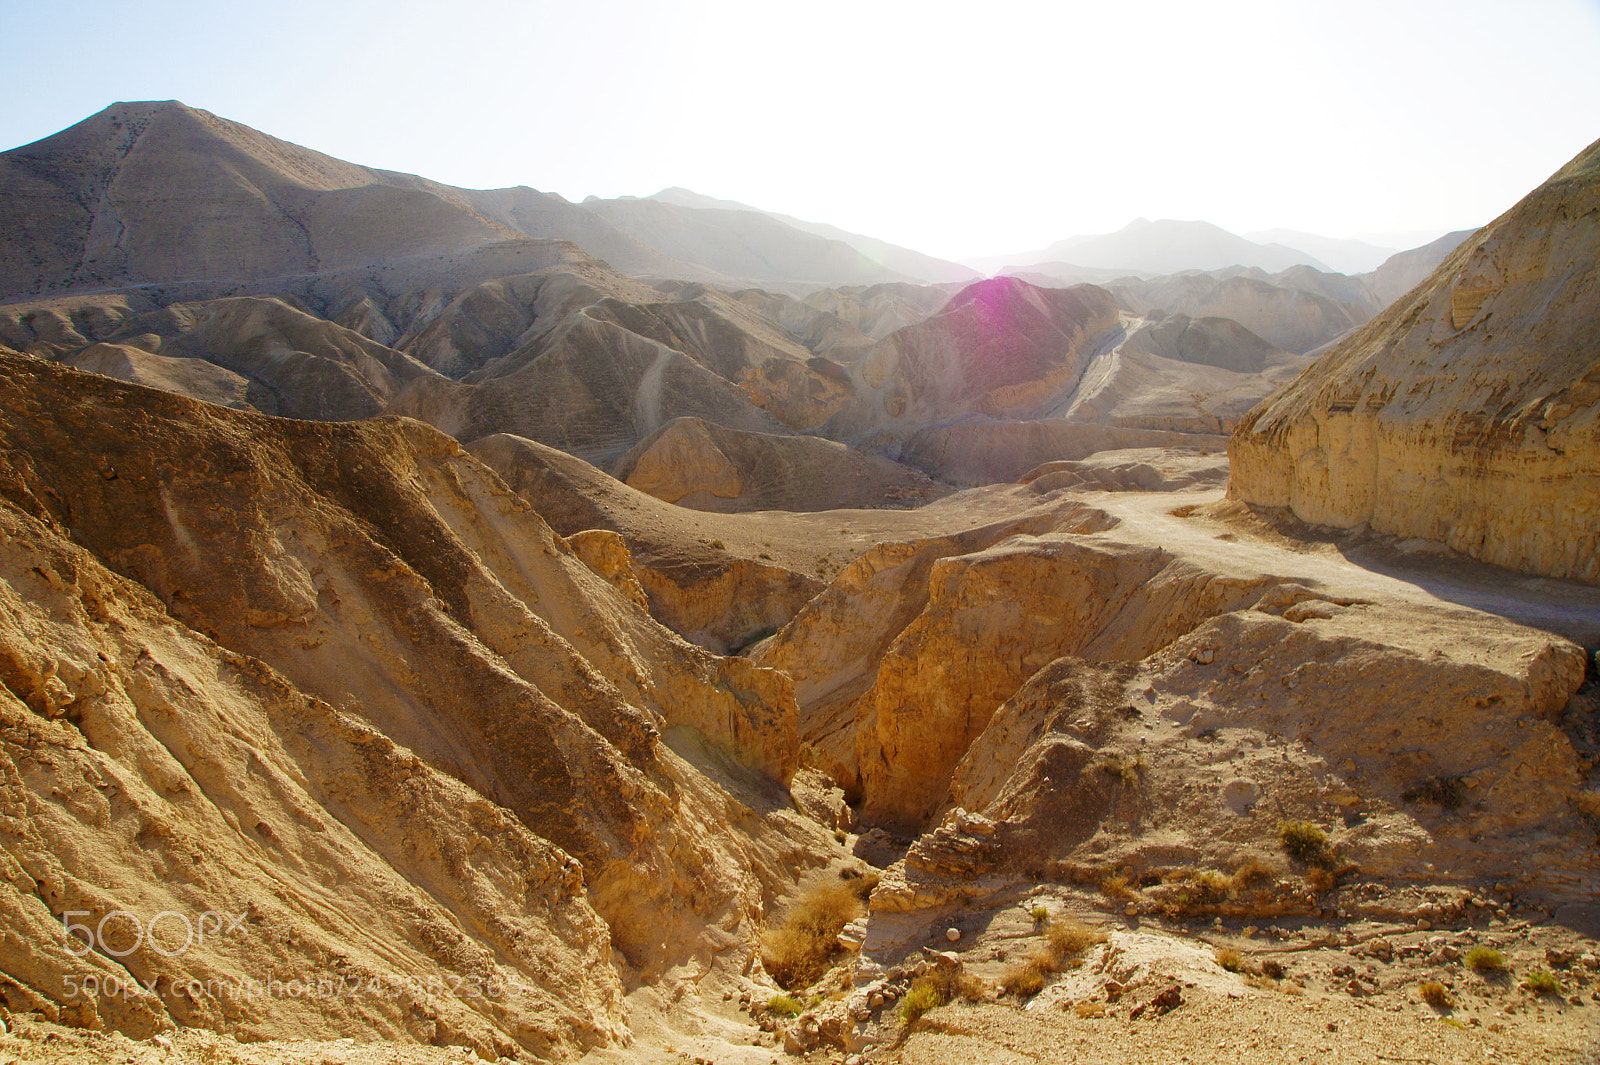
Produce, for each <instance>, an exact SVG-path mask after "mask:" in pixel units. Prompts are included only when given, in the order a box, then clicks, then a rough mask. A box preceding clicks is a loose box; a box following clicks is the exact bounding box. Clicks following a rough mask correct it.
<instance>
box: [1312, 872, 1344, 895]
mask: <svg viewBox="0 0 1600 1065" xmlns="http://www.w3.org/2000/svg"><path fill="white" fill-rule="evenodd" d="M1306 883H1307V884H1308V885H1309V886H1310V888H1311V890H1312V891H1315V892H1316V893H1317V894H1319V895H1320V894H1322V893H1323V892H1325V891H1332V890H1333V889H1334V888H1336V887H1338V886H1339V878H1338V877H1337V876H1335V875H1334V872H1333V870H1332V869H1325V868H1323V867H1322V866H1320V865H1313V866H1312V867H1311V868H1310V869H1307V870H1306Z"/></svg>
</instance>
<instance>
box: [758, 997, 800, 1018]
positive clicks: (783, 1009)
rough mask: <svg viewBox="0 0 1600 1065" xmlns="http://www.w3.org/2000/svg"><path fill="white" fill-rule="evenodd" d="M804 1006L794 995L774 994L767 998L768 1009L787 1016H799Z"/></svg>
mask: <svg viewBox="0 0 1600 1065" xmlns="http://www.w3.org/2000/svg"><path fill="white" fill-rule="evenodd" d="M803 1008H804V1007H803V1006H801V1005H800V1000H799V999H797V998H795V997H794V996H793V995H773V996H772V997H771V998H769V999H767V1009H769V1010H771V1011H772V1012H773V1013H777V1014H781V1015H782V1016H785V1017H798V1016H800V1011H801V1010H802V1009H803Z"/></svg>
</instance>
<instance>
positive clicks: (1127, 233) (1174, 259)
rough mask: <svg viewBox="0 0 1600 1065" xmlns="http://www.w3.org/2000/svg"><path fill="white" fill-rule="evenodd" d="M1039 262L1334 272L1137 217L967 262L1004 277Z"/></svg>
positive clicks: (1274, 248)
mask: <svg viewBox="0 0 1600 1065" xmlns="http://www.w3.org/2000/svg"><path fill="white" fill-rule="evenodd" d="M1036 263H1070V264H1072V265H1073V266H1078V267H1088V268H1090V269H1097V270H1118V271H1121V272H1124V273H1135V274H1146V275H1150V274H1175V273H1178V272H1180V271H1183V270H1220V269H1223V268H1224V267H1229V266H1255V267H1260V268H1261V269H1263V270H1266V271H1268V272H1269V273H1276V272H1278V271H1279V270H1287V269H1288V268H1289V267H1291V266H1295V265H1298V264H1301V263H1304V264H1305V265H1307V266H1314V267H1316V268H1317V269H1318V270H1326V269H1328V268H1327V266H1325V265H1324V264H1322V263H1321V262H1319V261H1318V260H1317V259H1315V258H1313V257H1312V256H1310V255H1308V254H1306V253H1305V252H1303V251H1300V250H1298V249H1296V248H1289V247H1284V246H1283V245H1281V244H1257V243H1255V242H1254V241H1250V240H1246V239H1245V238H1243V237H1241V236H1238V235H1237V234H1234V233H1229V232H1228V231H1227V230H1225V229H1223V228H1221V227H1220V226H1214V225H1212V224H1211V223H1210V222H1178V221H1174V220H1172V219H1161V220H1159V221H1154V222H1152V221H1150V220H1149V219H1148V218H1137V219H1135V220H1133V221H1132V222H1129V223H1128V224H1127V225H1126V226H1124V227H1123V228H1122V229H1120V230H1118V231H1117V232H1115V233H1104V234H1097V235H1092V236H1089V235H1085V236H1077V237H1068V238H1067V239H1066V240H1059V241H1056V242H1055V243H1054V244H1052V245H1050V246H1049V247H1047V248H1044V249H1042V250H1040V251H1032V252H1021V253H1018V254H1013V255H998V256H991V257H989V258H986V259H982V260H978V259H969V260H967V265H969V266H972V267H974V268H977V269H982V270H989V271H1004V272H1009V271H1011V270H1015V269H1025V268H1027V267H1029V266H1032V265H1034V264H1036Z"/></svg>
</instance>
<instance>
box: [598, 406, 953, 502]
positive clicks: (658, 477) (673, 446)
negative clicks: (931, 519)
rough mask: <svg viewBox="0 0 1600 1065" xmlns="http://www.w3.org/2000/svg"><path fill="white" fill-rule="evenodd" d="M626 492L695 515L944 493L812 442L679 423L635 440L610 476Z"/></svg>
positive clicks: (911, 475)
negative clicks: (629, 489) (686, 509)
mask: <svg viewBox="0 0 1600 1065" xmlns="http://www.w3.org/2000/svg"><path fill="white" fill-rule="evenodd" d="M614 472H615V473H616V475H617V477H618V478H619V479H621V480H622V481H624V482H626V483H627V484H628V485H630V486H632V487H634V488H637V489H639V490H640V491H642V492H648V493H650V494H651V495H653V496H655V497H656V498H658V499H664V500H666V501H667V502H668V503H676V504H678V505H679V506H684V507H692V508H693V509H695V510H714V511H748V510H784V511H807V510H842V509H849V508H855V507H881V506H885V505H891V504H892V505H896V506H916V505H918V504H921V503H927V502H929V501H931V500H934V499H937V498H938V497H939V496H941V495H944V494H946V493H947V492H949V489H948V488H946V487H944V486H942V485H939V484H936V483H935V482H934V481H933V480H932V479H930V478H929V477H927V476H926V475H925V474H923V473H921V472H920V471H918V470H914V469H911V468H909V467H906V466H902V465H900V464H899V463H897V462H891V461H890V460H888V459H886V458H883V457H882V456H881V455H872V454H868V453H866V452H862V451H858V450H856V449H855V448H852V447H848V446H846V445H844V444H840V443H837V442H835V441H832V440H822V439H819V438H817V437H812V436H772V435H770V434H766V433H750V432H740V431H738V430H736V429H730V428H728V427H727V426H723V425H715V424H712V423H709V422H705V421H701V420H700V419H698V418H679V419H677V420H676V421H673V422H669V423H668V424H666V425H664V426H662V427H661V429H659V430H657V431H656V432H655V433H654V434H653V435H651V436H649V437H647V438H645V439H644V440H641V441H640V442H639V444H638V445H637V446H636V447H634V449H633V450H632V451H630V452H629V453H628V454H626V455H624V456H623V457H622V458H621V459H620V460H618V462H617V464H616V468H615V471H614Z"/></svg>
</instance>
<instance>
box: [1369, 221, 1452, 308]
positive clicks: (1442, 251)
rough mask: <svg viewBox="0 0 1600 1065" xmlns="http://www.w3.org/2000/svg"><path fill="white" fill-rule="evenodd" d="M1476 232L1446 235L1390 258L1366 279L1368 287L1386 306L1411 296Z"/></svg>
mask: <svg viewBox="0 0 1600 1065" xmlns="http://www.w3.org/2000/svg"><path fill="white" fill-rule="evenodd" d="M1474 232H1476V230H1471V229H1462V230H1457V231H1456V232H1454V233H1446V234H1445V235H1444V236H1442V237H1440V238H1439V239H1438V240H1435V241H1433V242H1431V243H1428V244H1424V245H1423V246H1422V247H1420V248H1412V249H1410V250H1409V251H1403V252H1399V253H1397V254H1395V255H1391V256H1390V257H1389V258H1387V259H1385V260H1384V261H1383V264H1382V265H1380V266H1379V267H1378V268H1377V269H1376V270H1374V271H1372V273H1371V274H1369V275H1367V277H1366V278H1365V280H1366V282H1367V287H1369V288H1370V289H1371V290H1372V293H1373V295H1375V296H1376V297H1377V298H1378V299H1379V300H1380V301H1381V303H1382V305H1383V306H1388V305H1389V304H1391V303H1393V302H1394V301H1395V300H1397V299H1399V298H1400V297H1401V296H1404V295H1405V294H1406V293H1407V292H1410V291H1411V290H1412V289H1413V288H1415V287H1416V286H1417V285H1418V284H1419V283H1421V282H1422V281H1424V280H1426V279H1427V277H1428V275H1429V274H1431V273H1433V271H1434V269H1435V268H1436V267H1437V266H1438V265H1439V264H1440V263H1442V262H1443V261H1444V259H1445V256H1447V255H1449V254H1450V253H1451V252H1453V251H1455V250H1456V248H1458V247H1460V246H1461V243H1462V241H1465V240H1467V239H1468V238H1469V237H1471V236H1472V235H1473V233H1474Z"/></svg>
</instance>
